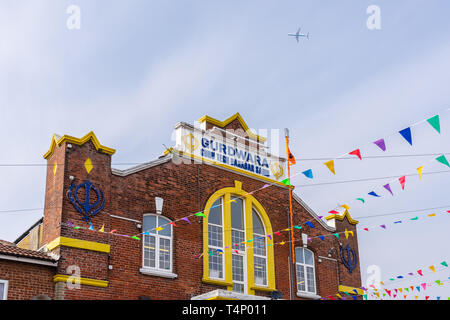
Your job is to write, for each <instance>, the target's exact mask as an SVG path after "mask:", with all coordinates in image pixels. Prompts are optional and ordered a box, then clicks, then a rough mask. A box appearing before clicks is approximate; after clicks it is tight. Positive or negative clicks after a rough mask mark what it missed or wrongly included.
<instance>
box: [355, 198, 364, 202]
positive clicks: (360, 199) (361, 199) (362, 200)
mask: <svg viewBox="0 0 450 320" xmlns="http://www.w3.org/2000/svg"><path fill="white" fill-rule="evenodd" d="M356 200H359V201H361V202H362V203H365V202H366V201H365V200H364V199H363V198H356Z"/></svg>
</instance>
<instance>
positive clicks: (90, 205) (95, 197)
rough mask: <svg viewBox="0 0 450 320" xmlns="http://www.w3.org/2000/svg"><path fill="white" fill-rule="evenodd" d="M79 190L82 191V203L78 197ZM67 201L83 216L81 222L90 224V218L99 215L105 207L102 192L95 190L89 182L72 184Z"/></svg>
mask: <svg viewBox="0 0 450 320" xmlns="http://www.w3.org/2000/svg"><path fill="white" fill-rule="evenodd" d="M80 189H83V190H84V197H83V198H82V199H84V201H81V200H80V198H79V197H78V196H79V191H80ZM68 196H69V200H70V202H72V205H73V206H74V208H75V209H77V211H78V212H79V213H81V214H84V216H83V220H84V221H86V222H91V218H92V217H93V216H95V215H96V214H97V213H99V212H100V211H101V210H102V209H103V207H104V205H105V197H104V195H103V191H102V190H100V189H97V188H96V187H95V186H94V185H93V184H92V182H90V181H89V180H86V181H84V182H83V183H80V184H79V185H77V186H75V185H74V184H73V183H72V185H71V186H70V188H69V192H68Z"/></svg>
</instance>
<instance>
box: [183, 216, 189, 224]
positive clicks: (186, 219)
mask: <svg viewBox="0 0 450 320" xmlns="http://www.w3.org/2000/svg"><path fill="white" fill-rule="evenodd" d="M181 220H184V221H186V222H187V223H189V224H191V222H190V221H189V219H188V218H187V217H184V218H181Z"/></svg>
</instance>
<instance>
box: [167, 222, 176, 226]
mask: <svg viewBox="0 0 450 320" xmlns="http://www.w3.org/2000/svg"><path fill="white" fill-rule="evenodd" d="M169 224H171V225H173V226H174V227H176V226H177V225H176V224H175V222H169Z"/></svg>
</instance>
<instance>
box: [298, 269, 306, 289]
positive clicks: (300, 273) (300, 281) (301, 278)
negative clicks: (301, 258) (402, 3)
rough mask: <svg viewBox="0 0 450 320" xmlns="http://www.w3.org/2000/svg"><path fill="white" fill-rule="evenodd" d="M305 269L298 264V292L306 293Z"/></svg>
mask: <svg viewBox="0 0 450 320" xmlns="http://www.w3.org/2000/svg"><path fill="white" fill-rule="evenodd" d="M305 288H306V286H305V269H304V267H303V266H302V265H299V264H297V290H298V291H305Z"/></svg>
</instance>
